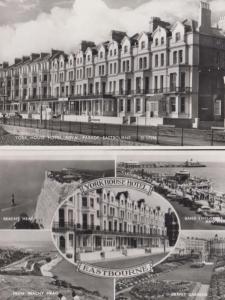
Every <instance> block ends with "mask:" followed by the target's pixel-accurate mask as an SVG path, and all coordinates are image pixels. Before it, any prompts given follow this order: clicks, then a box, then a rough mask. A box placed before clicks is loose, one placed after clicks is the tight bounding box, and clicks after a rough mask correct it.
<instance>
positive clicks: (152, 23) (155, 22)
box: [149, 17, 161, 33]
mask: <svg viewBox="0 0 225 300" xmlns="http://www.w3.org/2000/svg"><path fill="white" fill-rule="evenodd" d="M160 23H161V19H160V18H158V17H151V19H150V22H149V31H150V32H151V33H152V32H154V31H155V30H156V28H157V27H158V26H159V25H160Z"/></svg>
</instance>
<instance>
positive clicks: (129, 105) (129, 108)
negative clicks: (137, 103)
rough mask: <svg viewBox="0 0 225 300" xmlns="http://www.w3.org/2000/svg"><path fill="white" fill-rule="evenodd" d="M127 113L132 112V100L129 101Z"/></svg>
mask: <svg viewBox="0 0 225 300" xmlns="http://www.w3.org/2000/svg"><path fill="white" fill-rule="evenodd" d="M127 112H131V99H127Z"/></svg>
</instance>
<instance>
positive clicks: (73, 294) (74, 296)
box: [72, 291, 80, 300]
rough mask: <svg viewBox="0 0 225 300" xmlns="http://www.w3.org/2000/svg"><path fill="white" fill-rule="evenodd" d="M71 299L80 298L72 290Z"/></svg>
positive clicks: (76, 299) (78, 299)
mask: <svg viewBox="0 0 225 300" xmlns="http://www.w3.org/2000/svg"><path fill="white" fill-rule="evenodd" d="M72 297H73V300H80V297H79V296H78V295H77V294H76V292H75V291H72Z"/></svg>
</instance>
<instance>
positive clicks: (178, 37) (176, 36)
mask: <svg viewBox="0 0 225 300" xmlns="http://www.w3.org/2000/svg"><path fill="white" fill-rule="evenodd" d="M175 39H176V42H178V41H180V39H181V35H180V32H176V35H175Z"/></svg>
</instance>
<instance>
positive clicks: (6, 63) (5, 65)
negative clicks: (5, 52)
mask: <svg viewBox="0 0 225 300" xmlns="http://www.w3.org/2000/svg"><path fill="white" fill-rule="evenodd" d="M2 67H3V69H7V68H8V67H9V63H8V62H6V61H4V62H3V64H2Z"/></svg>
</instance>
